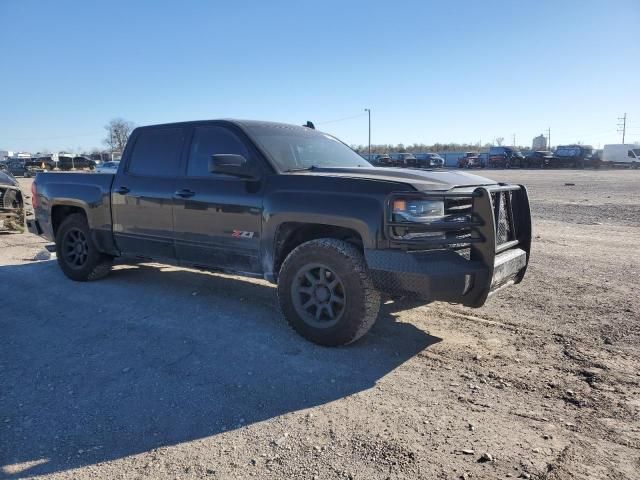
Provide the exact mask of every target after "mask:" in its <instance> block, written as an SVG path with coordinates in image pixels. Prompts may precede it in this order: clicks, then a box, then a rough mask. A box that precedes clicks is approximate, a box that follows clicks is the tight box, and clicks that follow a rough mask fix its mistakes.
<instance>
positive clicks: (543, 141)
mask: <svg viewBox="0 0 640 480" xmlns="http://www.w3.org/2000/svg"><path fill="white" fill-rule="evenodd" d="M546 149H547V137H545V136H544V135H538V136H537V137H534V139H533V142H531V150H533V151H536V150H546Z"/></svg>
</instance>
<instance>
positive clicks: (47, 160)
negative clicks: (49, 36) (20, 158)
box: [25, 155, 57, 171]
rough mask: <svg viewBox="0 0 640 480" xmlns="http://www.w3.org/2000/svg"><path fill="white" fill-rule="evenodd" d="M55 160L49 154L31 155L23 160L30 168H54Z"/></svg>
mask: <svg viewBox="0 0 640 480" xmlns="http://www.w3.org/2000/svg"><path fill="white" fill-rule="evenodd" d="M56 163H57V162H56V161H55V160H54V158H53V156H51V155H43V156H40V157H32V158H31V159H30V160H27V161H26V162H25V166H26V167H28V168H31V169H40V170H47V171H48V170H53V169H54V168H56Z"/></svg>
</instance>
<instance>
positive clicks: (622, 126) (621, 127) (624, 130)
mask: <svg viewBox="0 0 640 480" xmlns="http://www.w3.org/2000/svg"><path fill="white" fill-rule="evenodd" d="M620 120H622V124H620V123H618V133H620V132H622V143H623V144H624V135H625V133H627V114H626V112H625V114H624V115H623V116H622V117H618V121H620Z"/></svg>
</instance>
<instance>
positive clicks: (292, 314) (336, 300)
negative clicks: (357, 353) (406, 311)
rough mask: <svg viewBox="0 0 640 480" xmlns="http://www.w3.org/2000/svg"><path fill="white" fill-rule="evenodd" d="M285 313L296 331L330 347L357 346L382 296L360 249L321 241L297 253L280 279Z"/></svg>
mask: <svg viewBox="0 0 640 480" xmlns="http://www.w3.org/2000/svg"><path fill="white" fill-rule="evenodd" d="M278 300H279V303H280V308H281V309H282V312H283V314H284V316H285V318H286V320H287V322H288V323H289V325H291V327H292V328H293V329H294V330H295V331H296V332H298V333H299V334H300V335H302V336H303V337H304V338H306V339H307V340H309V341H311V342H313V343H317V344H319V345H324V346H330V347H334V346H338V345H346V344H349V343H352V342H355V341H356V340H358V339H359V338H360V337H362V336H363V335H364V334H365V333H367V332H368V331H369V329H370V328H371V327H372V326H373V324H374V323H375V321H376V318H377V316H378V311H379V310H380V294H379V292H378V291H377V290H376V289H375V287H374V286H373V282H372V281H371V278H370V276H369V272H368V270H367V266H366V264H365V261H364V257H363V255H362V253H361V252H360V250H358V249H357V248H356V247H355V246H353V245H351V244H350V243H347V242H345V241H342V240H337V239H333V238H321V239H317V240H311V241H309V242H306V243H303V244H302V245H300V246H298V247H297V248H295V249H294V250H293V251H292V252H291V253H290V254H289V256H287V258H286V260H285V261H284V263H283V264H282V267H281V268H280V273H279V276H278Z"/></svg>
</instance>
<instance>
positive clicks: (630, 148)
mask: <svg viewBox="0 0 640 480" xmlns="http://www.w3.org/2000/svg"><path fill="white" fill-rule="evenodd" d="M602 161H603V162H606V163H610V164H618V165H622V164H625V165H630V166H633V167H640V145H637V144H635V145H633V144H630V143H612V144H609V145H605V146H604V148H603V149H602Z"/></svg>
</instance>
